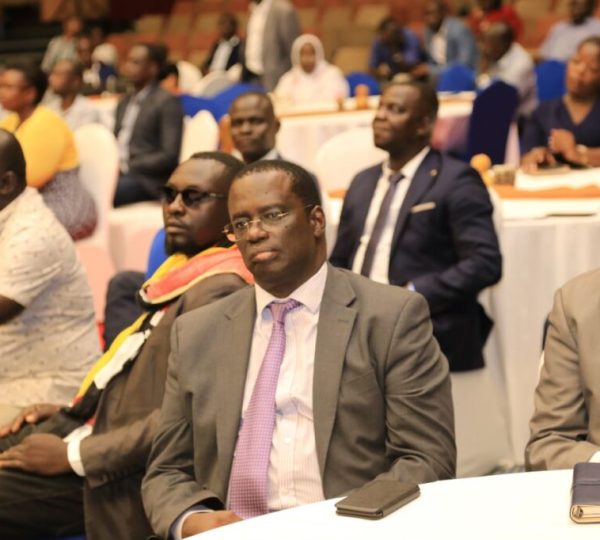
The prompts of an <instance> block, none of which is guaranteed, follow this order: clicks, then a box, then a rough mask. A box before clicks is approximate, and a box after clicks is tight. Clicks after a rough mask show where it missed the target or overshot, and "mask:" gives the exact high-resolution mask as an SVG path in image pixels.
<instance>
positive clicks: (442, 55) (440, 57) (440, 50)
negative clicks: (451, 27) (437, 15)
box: [429, 20, 448, 66]
mask: <svg viewBox="0 0 600 540" xmlns="http://www.w3.org/2000/svg"><path fill="white" fill-rule="evenodd" d="M447 33H448V23H447V20H444V22H442V25H441V26H440V28H439V30H438V31H437V32H436V33H435V34H433V36H431V50H430V51H429V54H431V58H433V59H434V60H435V63H436V64H438V65H440V66H445V65H446V43H447V38H446V34H447Z"/></svg>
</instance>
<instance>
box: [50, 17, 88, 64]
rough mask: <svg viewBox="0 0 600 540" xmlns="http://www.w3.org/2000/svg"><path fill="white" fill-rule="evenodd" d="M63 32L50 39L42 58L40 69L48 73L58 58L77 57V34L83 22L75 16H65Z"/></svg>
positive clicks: (69, 58) (68, 58) (70, 58)
mask: <svg viewBox="0 0 600 540" xmlns="http://www.w3.org/2000/svg"><path fill="white" fill-rule="evenodd" d="M62 28H63V32H62V34H61V35H60V36H56V37H54V38H52V39H51V40H50V42H49V43H48V47H47V48H46V53H45V54H44V58H43V60H42V69H43V70H44V71H45V72H46V73H49V72H50V70H51V69H52V67H53V66H54V64H55V63H56V62H58V61H59V60H64V59H67V60H76V59H77V36H79V34H80V33H81V30H82V28H83V23H82V22H81V19H80V18H79V17H77V16H72V17H67V18H66V19H65V20H64V22H63V26H62Z"/></svg>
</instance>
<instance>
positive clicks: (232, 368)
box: [217, 288, 256, 480]
mask: <svg viewBox="0 0 600 540" xmlns="http://www.w3.org/2000/svg"><path fill="white" fill-rule="evenodd" d="M224 318H225V320H224V321H223V323H224V324H223V327H224V329H225V331H224V333H223V335H222V336H221V339H223V340H226V341H225V346H224V347H223V350H224V351H225V354H224V355H223V358H221V360H220V362H221V365H220V366H219V369H218V370H217V395H218V400H219V408H218V416H219V421H218V423H217V448H218V452H219V456H220V457H222V459H220V460H219V461H220V463H222V464H223V466H224V467H226V468H227V470H223V473H222V474H223V476H222V478H223V479H225V480H227V479H228V478H229V471H230V468H231V463H232V461H233V452H234V449H235V444H236V440H237V435H238V430H239V426H240V418H241V416H242V403H243V400H244V387H245V384H246V372H247V370H248V361H249V358H250V347H251V346H252V331H253V328H254V321H255V319H256V302H255V297H254V288H251V289H249V290H248V291H247V293H246V296H245V298H243V299H241V300H240V302H239V303H238V304H237V305H236V306H235V308H233V309H232V310H230V311H229V312H227V313H225V315H224Z"/></svg>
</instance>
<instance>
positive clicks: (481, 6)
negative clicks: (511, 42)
mask: <svg viewBox="0 0 600 540" xmlns="http://www.w3.org/2000/svg"><path fill="white" fill-rule="evenodd" d="M497 22H503V23H506V24H508V25H509V26H510V27H511V28H512V31H513V34H514V36H515V39H519V38H520V37H521V36H522V35H523V22H522V21H521V18H520V17H519V15H518V14H517V12H516V11H515V9H514V8H513V7H512V6H510V5H506V4H503V3H502V0H477V7H475V8H474V9H473V10H472V11H471V13H470V15H469V18H468V23H469V26H470V27H471V30H472V31H473V34H475V37H479V36H480V35H481V34H482V33H483V32H484V31H485V30H487V28H488V27H489V26H490V25H492V24H494V23H497Z"/></svg>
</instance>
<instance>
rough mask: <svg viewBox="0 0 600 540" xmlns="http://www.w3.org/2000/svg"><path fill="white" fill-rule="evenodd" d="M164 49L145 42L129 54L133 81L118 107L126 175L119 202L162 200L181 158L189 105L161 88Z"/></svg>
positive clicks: (128, 67) (117, 195) (117, 130)
mask: <svg viewBox="0 0 600 540" xmlns="http://www.w3.org/2000/svg"><path fill="white" fill-rule="evenodd" d="M165 57H166V53H165V49H164V47H161V46H159V45H151V44H147V43H140V44H138V45H134V46H133V47H132V48H131V50H130V51H129V54H128V56H127V62H126V64H125V68H124V72H125V75H126V76H127V78H128V79H129V80H130V82H131V83H132V84H133V87H134V92H133V93H130V94H127V95H126V96H125V97H124V98H123V99H122V100H121V101H120V102H119V105H118V106H117V112H116V120H115V136H116V137H117V142H118V145H119V161H120V175H119V182H118V184H117V190H116V192H115V199H114V205H115V206H121V205H124V204H130V203H134V202H138V201H147V200H158V199H159V198H160V194H161V189H162V186H163V185H164V183H165V182H166V181H167V179H168V178H169V176H170V175H171V173H172V172H173V171H174V170H175V167H177V163H178V162H179V149H180V146H181V136H182V130H183V109H182V107H181V103H180V101H179V98H177V97H175V96H172V95H171V94H170V93H169V92H167V91H166V90H163V89H162V88H160V86H159V85H158V83H157V79H158V74H159V72H160V68H161V67H162V65H163V64H164V62H165V60H166V58H165Z"/></svg>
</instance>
